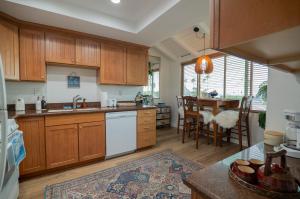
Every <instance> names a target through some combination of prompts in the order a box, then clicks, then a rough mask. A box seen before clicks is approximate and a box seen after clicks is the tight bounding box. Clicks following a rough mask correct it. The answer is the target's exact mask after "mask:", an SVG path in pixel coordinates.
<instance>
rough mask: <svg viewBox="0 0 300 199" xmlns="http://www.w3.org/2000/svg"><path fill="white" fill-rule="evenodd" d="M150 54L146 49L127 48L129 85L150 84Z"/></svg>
mask: <svg viewBox="0 0 300 199" xmlns="http://www.w3.org/2000/svg"><path fill="white" fill-rule="evenodd" d="M147 60H148V54H147V52H146V51H145V50H144V49H133V48H127V64H126V67H127V71H126V72H127V84H131V85H147V84H148V78H147V77H148V67H147Z"/></svg>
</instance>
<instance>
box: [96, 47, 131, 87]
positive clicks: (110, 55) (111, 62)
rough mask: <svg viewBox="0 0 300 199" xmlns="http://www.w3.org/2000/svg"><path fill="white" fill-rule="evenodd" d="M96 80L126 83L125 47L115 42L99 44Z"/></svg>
mask: <svg viewBox="0 0 300 199" xmlns="http://www.w3.org/2000/svg"><path fill="white" fill-rule="evenodd" d="M98 77H99V76H98ZM98 82H100V83H101V84H126V48H125V47H123V46H119V45H117V44H106V43H102V44H101V67H100V79H99V80H98Z"/></svg>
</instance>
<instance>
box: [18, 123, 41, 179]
mask: <svg viewBox="0 0 300 199" xmlns="http://www.w3.org/2000/svg"><path fill="white" fill-rule="evenodd" d="M17 123H18V125H19V128H20V130H21V131H23V138H24V145H25V150H26V157H25V159H24V160H23V161H22V162H21V164H20V175H25V174H30V173H34V172H38V171H42V170H44V169H45V168H46V164H45V162H46V158H45V125H44V117H27V118H19V119H17Z"/></svg>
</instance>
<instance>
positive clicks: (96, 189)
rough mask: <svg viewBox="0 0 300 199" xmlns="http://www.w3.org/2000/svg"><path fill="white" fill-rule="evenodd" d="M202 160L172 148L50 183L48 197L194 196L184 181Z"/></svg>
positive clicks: (171, 198) (158, 198) (161, 198)
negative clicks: (183, 154)
mask: <svg viewBox="0 0 300 199" xmlns="http://www.w3.org/2000/svg"><path fill="white" fill-rule="evenodd" d="M201 168H203V166H202V165H200V164H199V163H195V162H193V161H190V160H187V159H185V158H182V157H180V156H178V155H176V154H175V153H173V152H172V151H171V150H167V151H162V152H160V153H156V154H152V155H149V156H146V157H144V158H141V159H137V160H134V161H131V162H127V163H124V164H121V165H119V166H116V167H113V168H110V169H106V170H103V171H99V172H96V173H93V174H90V175H87V176H83V177H80V178H77V179H74V180H70V181H66V182H62V183H59V184H54V185H49V186H47V187H46V188H45V198H46V199H121V198H122V199H123V198H124V199H126V198H130V199H135V198H141V199H150V198H151V199H154V198H155V199H167V198H168V199H175V198H176V199H190V198H191V192H190V189H189V188H188V187H186V186H185V185H184V184H183V181H182V180H183V179H185V178H187V177H188V176H189V175H191V173H192V172H193V171H197V170H199V169H201Z"/></svg>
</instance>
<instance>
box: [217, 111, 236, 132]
mask: <svg viewBox="0 0 300 199" xmlns="http://www.w3.org/2000/svg"><path fill="white" fill-rule="evenodd" d="M214 120H215V122H216V123H217V124H218V125H219V126H221V127H223V128H226V129H230V128H233V127H234V126H235V125H236V123H237V121H238V120H239V112H237V111H222V112H220V113H219V114H218V115H216V116H215V117H214Z"/></svg>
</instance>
